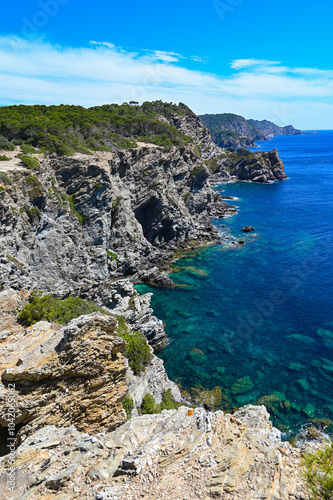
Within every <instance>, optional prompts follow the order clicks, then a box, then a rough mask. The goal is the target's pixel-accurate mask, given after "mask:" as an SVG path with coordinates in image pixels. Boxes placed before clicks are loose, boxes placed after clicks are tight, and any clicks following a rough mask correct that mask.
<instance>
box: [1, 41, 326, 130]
mask: <svg viewBox="0 0 333 500" xmlns="http://www.w3.org/2000/svg"><path fill="white" fill-rule="evenodd" d="M181 60H182V56H181V55H180V54H177V53H174V52H165V51H158V50H155V51H147V50H145V51H142V50H141V51H135V52H134V51H133V52H129V51H126V50H124V49H122V48H117V47H115V46H114V45H113V44H112V43H110V42H96V41H92V42H91V45H90V46H88V47H82V48H71V47H61V46H57V45H51V44H49V43H47V42H45V41H43V40H35V41H27V40H23V39H21V38H18V37H9V36H7V37H4V36H2V37H1V36H0V68H1V69H0V71H1V78H0V95H1V96H2V101H0V102H1V103H2V104H10V103H14V102H22V103H28V104H32V103H45V104H59V103H70V104H81V105H83V106H93V105H98V104H103V103H108V102H123V101H130V100H137V101H144V100H153V99H163V100H167V101H174V102H178V101H183V102H186V103H187V104H188V105H189V106H190V107H192V109H193V110H194V111H195V112H197V113H206V112H207V113H209V112H211V113H217V112H235V113H238V114H242V115H244V116H246V117H247V118H257V119H263V118H266V119H270V120H272V121H279V122H280V124H284V125H288V124H289V123H290V121H292V122H293V124H294V125H295V126H298V127H300V128H309V129H311V128H333V118H332V117H333V114H332V108H333V72H332V71H328V70H320V69H316V68H289V67H285V66H283V65H281V64H280V63H278V62H277V61H265V60H261V59H238V60H237V61H233V63H232V68H233V70H234V71H233V73H232V74H231V75H228V76H217V75H213V74H209V73H206V72H203V71H194V70H189V69H187V68H185V67H184V63H183V64H182V63H181ZM288 120H290V121H289V122H288ZM282 122H284V123H282ZM285 122H288V123H285Z"/></svg>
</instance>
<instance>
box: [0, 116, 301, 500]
mask: <svg viewBox="0 0 333 500" xmlns="http://www.w3.org/2000/svg"><path fill="white" fill-rule="evenodd" d="M155 107H156V106H155ZM154 109H155V108H154ZM161 109H162V110H164V111H163V113H162V111H161V115H160V116H159V120H160V122H161V123H164V128H163V127H162V129H163V130H169V129H168V128H167V127H171V128H170V130H171V132H170V133H172V134H174V130H176V131H178V133H179V134H180V135H179V137H181V138H182V141H183V143H184V144H183V143H182V145H180V146H170V147H160V146H158V145H156V144H155V145H154V144H152V143H142V142H139V145H138V147H130V148H128V149H119V148H114V149H113V150H112V151H96V152H91V154H82V153H76V154H74V155H72V156H58V155H57V154H50V155H44V154H41V153H39V154H36V153H35V154H34V158H36V161H32V160H28V161H27V160H26V159H25V161H23V158H22V156H21V155H20V156H18V154H20V152H21V151H20V147H19V146H17V147H16V149H12V150H11V151H9V152H8V151H6V155H7V156H8V158H9V160H8V161H6V162H2V164H1V166H0V244H1V248H2V252H1V256H0V286H1V288H2V289H3V291H2V292H1V293H0V325H1V326H0V375H1V382H0V435H1V438H2V443H4V446H2V449H1V454H3V455H4V457H3V458H2V459H1V460H0V474H1V475H0V481H1V485H2V491H1V493H0V495H3V494H4V495H5V497H4V498H6V499H7V498H8V499H9V498H22V499H28V498H30V499H31V500H32V499H39V498H63V499H72V498H73V499H74V498H99V499H103V498H115V499H116V498H133V499H134V498H142V497H144V498H156V497H158V498H160V497H161V498H163V497H165V498H171V499H175V500H176V499H177V500H178V498H180V497H179V494H180V491H181V495H182V497H183V498H190V497H191V498H193V497H194V498H211V497H212V496H214V495H219V496H221V495H223V497H224V498H226V499H227V498H230V499H231V498H235V499H236V498H259V496H260V495H261V497H262V498H270V499H272V500H273V499H274V498H280V497H282V498H299V499H301V498H304V497H303V496H302V495H303V489H302V488H303V487H302V486H301V485H300V484H299V483H298V476H297V472H296V469H297V466H298V464H299V453H298V452H297V451H294V450H293V449H292V448H291V447H290V446H288V445H282V444H281V440H280V435H279V432H278V431H277V430H276V429H272V427H271V424H269V422H268V414H267V412H266V411H265V409H264V408H252V407H249V408H247V409H244V411H243V410H240V411H239V412H238V414H237V415H236V416H235V417H231V416H230V415H223V413H222V412H218V413H215V414H213V413H208V412H206V411H205V410H203V409H202V408H197V409H195V410H193V409H190V408H185V407H182V408H179V409H178V410H169V411H166V410H164V411H162V413H161V414H156V415H146V416H142V415H141V416H139V415H138V411H140V407H141V405H142V402H143V401H144V397H145V396H146V395H147V394H148V393H149V394H151V395H152V396H153V397H154V399H155V403H156V404H157V405H158V404H162V403H163V401H164V397H165V394H167V393H168V394H170V395H171V396H172V401H173V404H175V406H177V403H179V402H180V401H181V395H180V391H179V389H178V387H177V386H176V385H175V384H174V383H173V382H171V381H170V380H169V379H168V377H167V374H166V373H165V370H164V366H163V362H162V361H161V360H159V359H158V358H157V357H156V356H155V355H154V352H153V351H154V350H155V351H156V350H159V349H161V348H163V347H164V346H165V344H166V341H167V339H166V336H165V333H164V328H163V324H162V322H161V321H159V320H158V318H156V317H155V316H154V314H153V311H152V309H151V307H150V299H151V295H150V294H146V295H143V296H139V294H138V293H137V292H136V290H135V288H134V286H133V282H154V283H155V284H158V285H162V286H172V285H173V284H172V282H171V280H170V279H169V278H168V276H167V274H166V273H165V272H164V271H165V270H166V269H168V266H169V263H170V260H172V259H173V257H174V254H175V251H176V250H179V249H184V248H187V246H197V245H201V244H210V243H212V242H216V241H218V240H219V238H220V237H219V235H218V233H217V231H216V230H215V229H214V227H213V226H212V225H211V222H210V221H211V218H212V217H224V216H226V215H228V214H230V213H234V211H235V207H233V206H230V205H228V204H227V203H226V201H224V200H223V199H222V197H221V196H220V194H219V193H218V192H217V191H216V190H214V189H213V187H212V186H213V184H214V183H216V182H224V181H235V180H237V179H240V180H247V181H253V182H261V183H267V182H271V181H274V180H283V179H284V178H285V177H286V176H285V174H284V168H283V164H282V162H281V160H280V159H279V157H278V153H277V151H272V152H271V153H255V154H252V153H250V152H249V151H248V150H243V151H241V150H240V151H237V152H236V151H234V150H230V151H225V150H223V149H221V148H219V147H218V146H216V144H214V143H213V141H212V138H211V135H210V133H209V131H208V129H207V128H206V127H204V126H203V124H202V122H201V120H200V118H199V117H197V116H195V115H194V114H193V113H191V112H190V110H188V109H187V108H184V110H185V111H182V113H183V114H179V113H174V112H173V111H174V110H175V109H177V108H174V107H173V108H172V109H171V111H168V113H165V106H164V107H163V106H162V107H161ZM182 109H183V108H182ZM155 111H156V110H155ZM153 124H154V125H153V128H154V131H155V128H156V127H157V125H156V124H155V121H153ZM177 137H178V136H177ZM177 137H176V139H177ZM184 138H186V141H185V139H184ZM88 139H89V138H86V141H88ZM176 139H175V140H176ZM159 140H160V139H159ZM177 140H178V139H177ZM156 141H157V139H156ZM191 141H192V143H191ZM185 142H186V144H187V145H186V144H185ZM28 158H30V157H28ZM125 277H127V279H125ZM128 277H130V279H128ZM32 290H40V291H41V292H43V293H44V292H52V293H53V294H54V295H55V296H56V297H58V298H59V299H66V298H69V297H70V296H71V297H72V296H74V297H78V298H80V299H86V300H89V301H91V302H93V303H94V304H96V305H97V306H100V307H101V308H102V309H101V311H100V312H99V313H93V314H89V315H83V316H80V317H78V318H76V319H73V320H72V321H71V322H70V323H68V324H67V325H59V324H55V323H50V322H47V321H39V322H37V323H36V324H33V325H31V326H24V325H23V324H22V323H20V322H19V321H18V319H17V313H18V312H19V311H20V310H22V308H23V307H24V306H25V305H26V303H27V301H28V300H29V294H30V291H32ZM30 298H31V297H30ZM102 313H105V314H102ZM120 324H122V325H125V329H126V335H127V337H126V336H124V335H123V334H122V333H121V329H120ZM137 331H139V332H141V333H143V334H144V335H145V337H143V341H142V339H141V340H140V342H141V344H140V345H141V347H142V346H143V347H144V349H145V350H146V351H147V349H148V360H147V362H146V363H145V365H144V367H143V369H142V370H140V371H139V372H136V369H135V368H134V367H133V365H131V364H130V358H129V353H128V351H127V346H128V344H126V342H127V343H128V342H129V340H128V335H129V336H130V337H131V336H133V335H136V333H135V332H137ZM141 337H142V336H141ZM141 337H140V338H141ZM124 338H127V340H126V341H125V340H124ZM142 342H143V343H142ZM147 343H149V347H148V346H147ZM149 353H150V354H149ZM131 366H132V368H133V369H132V368H131ZM126 395H127V397H130V398H131V400H132V402H133V406H134V409H133V416H132V418H131V419H130V420H129V421H128V422H126V419H127V415H126V412H125V410H124V398H125V396H126ZM13 397H14V398H15V403H16V406H15V416H14V424H15V425H16V432H17V437H18V442H19V443H22V444H21V445H20V447H19V449H18V450H17V452H16V453H15V468H16V469H15V470H16V490H15V493H14V496H12V497H11V496H10V495H11V493H10V492H9V491H8V490H7V491H6V484H5V483H6V477H7V476H6V474H7V471H8V467H10V457H9V456H7V455H5V453H6V449H5V448H6V446H5V440H6V436H7V434H6V432H7V429H6V428H7V426H8V424H9V422H10V415H11V413H10V404H11V401H12V399H11V398H13ZM171 407H172V406H171ZM161 408H162V406H161ZM154 409H155V410H156V409H157V406H155V407H154ZM156 411H157V410H156ZM281 450H282V451H281ZM284 457H287V458H284ZM293 471H295V477H296V480H294V479H293V478H291V477H290V474H291V473H292V472H293ZM3 492H5V493H3ZM251 495H253V496H251Z"/></svg>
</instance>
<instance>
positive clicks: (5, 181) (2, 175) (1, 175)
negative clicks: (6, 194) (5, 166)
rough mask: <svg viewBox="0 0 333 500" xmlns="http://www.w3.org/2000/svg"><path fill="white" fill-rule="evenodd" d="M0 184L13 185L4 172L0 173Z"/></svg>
mask: <svg viewBox="0 0 333 500" xmlns="http://www.w3.org/2000/svg"><path fill="white" fill-rule="evenodd" d="M0 182H2V183H3V184H13V181H12V179H11V178H10V177H8V175H7V174H5V172H0Z"/></svg>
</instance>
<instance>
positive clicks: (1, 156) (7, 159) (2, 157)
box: [0, 155, 10, 161]
mask: <svg viewBox="0 0 333 500" xmlns="http://www.w3.org/2000/svg"><path fill="white" fill-rule="evenodd" d="M9 160H10V158H8V156H6V155H0V161H9Z"/></svg>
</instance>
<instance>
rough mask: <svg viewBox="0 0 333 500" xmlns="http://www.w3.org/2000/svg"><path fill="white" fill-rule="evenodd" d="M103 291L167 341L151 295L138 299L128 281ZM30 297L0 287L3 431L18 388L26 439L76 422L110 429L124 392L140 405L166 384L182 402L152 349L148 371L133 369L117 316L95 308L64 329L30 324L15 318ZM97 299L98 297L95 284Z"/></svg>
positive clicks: (120, 414) (18, 417)
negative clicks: (119, 333) (154, 314)
mask: <svg viewBox="0 0 333 500" xmlns="http://www.w3.org/2000/svg"><path fill="white" fill-rule="evenodd" d="M104 290H108V291H109V293H108V294H107V292H105V293H106V295H104V296H102V295H101V292H100V297H99V299H100V300H102V299H101V296H102V297H104V300H105V303H106V304H107V305H108V306H109V307H110V309H112V312H113V313H114V314H116V315H117V316H125V317H127V319H128V320H130V319H131V320H132V325H133V326H134V325H137V326H141V327H142V328H141V330H143V332H144V333H147V331H150V332H152V331H153V330H154V328H155V329H156V331H159V332H160V333H161V332H162V333H163V340H165V335H164V330H163V326H162V325H160V324H159V322H158V320H157V319H156V318H154V317H152V316H151V309H150V308H149V302H150V295H151V294H147V295H146V296H142V297H139V296H138V294H137V293H136V292H135V290H134V288H133V285H132V283H130V282H129V281H128V280H122V281H121V282H120V284H119V285H118V287H117V285H114V288H113V289H111V291H110V289H107V288H106V287H105V288H104ZM115 290H116V291H117V292H118V295H119V298H117V297H116V298H115V299H114V301H113V300H107V297H111V299H113V298H114V296H113V295H112V293H111V292H114V291H115ZM129 292H133V295H130V294H129ZM134 292H135V295H134ZM121 293H122V294H123V297H121V295H120V294H121ZM86 294H88V291H87V290H86ZM27 298H28V293H22V292H21V293H20V292H18V291H14V290H6V291H3V292H1V293H0V377H1V382H0V435H1V432H2V431H3V432H5V429H6V428H7V424H8V418H7V417H6V415H8V411H7V410H8V408H9V406H10V403H11V401H10V398H9V394H10V393H11V392H13V388H14V395H15V401H16V404H15V424H16V425H17V426H18V427H19V429H20V432H19V438H20V439H21V440H24V438H25V437H26V436H28V435H30V434H31V433H33V432H35V431H36V430H37V429H39V428H41V427H43V426H45V425H53V424H54V425H58V426H68V425H75V426H76V428H77V429H78V430H80V431H84V432H90V433H92V434H95V433H97V432H101V430H102V429H104V430H112V429H114V428H116V427H118V426H119V425H121V424H122V423H124V421H125V420H126V414H125V412H124V409H123V406H122V401H123V399H124V397H125V395H126V394H129V395H130V396H131V397H132V399H133V400H134V403H135V406H136V407H140V406H141V404H142V399H143V397H144V395H145V394H146V393H147V392H150V393H151V394H153V395H154V397H155V399H156V402H157V403H159V402H161V400H162V397H163V394H164V393H165V392H166V391H167V390H171V393H172V395H173V397H174V400H175V401H176V402H180V401H181V396H180V392H179V389H178V387H177V386H176V385H175V384H174V383H173V382H171V381H170V380H169V379H168V377H167V375H166V372H165V369H164V365H163V361H162V360H160V359H158V358H157V357H156V356H155V355H154V354H153V350H152V349H151V359H150V362H149V363H148V366H146V368H145V370H144V371H142V372H141V373H140V374H138V375H134V374H133V372H132V370H131V369H130V367H129V364H128V361H127V359H126V358H125V357H124V356H123V351H124V349H125V342H124V340H123V339H122V338H120V337H118V336H117V332H116V326H117V320H116V318H115V317H114V316H109V315H104V314H100V313H93V314H90V315H86V316H81V317H80V318H78V319H75V320H73V321H72V322H71V323H69V324H68V325H67V326H65V327H61V326H60V325H56V324H51V323H48V322H46V321H41V322H39V323H36V324H35V325H33V326H31V327H28V328H25V327H23V326H22V325H21V324H19V323H18V321H17V311H18V310H20V309H22V307H23V306H24V305H25V303H26V301H27ZM94 298H95V301H96V302H98V300H97V290H95V295H94ZM131 299H133V300H132V301H131ZM129 300H130V303H131V304H133V309H132V307H131V306H130V308H129V309H130V311H129V310H128V308H127V307H126V304H128V302H129ZM112 306H114V307H112ZM141 322H142V323H141ZM145 328H146V330H145ZM136 329H137V328H135V330H136ZM133 330H134V328H133Z"/></svg>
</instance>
